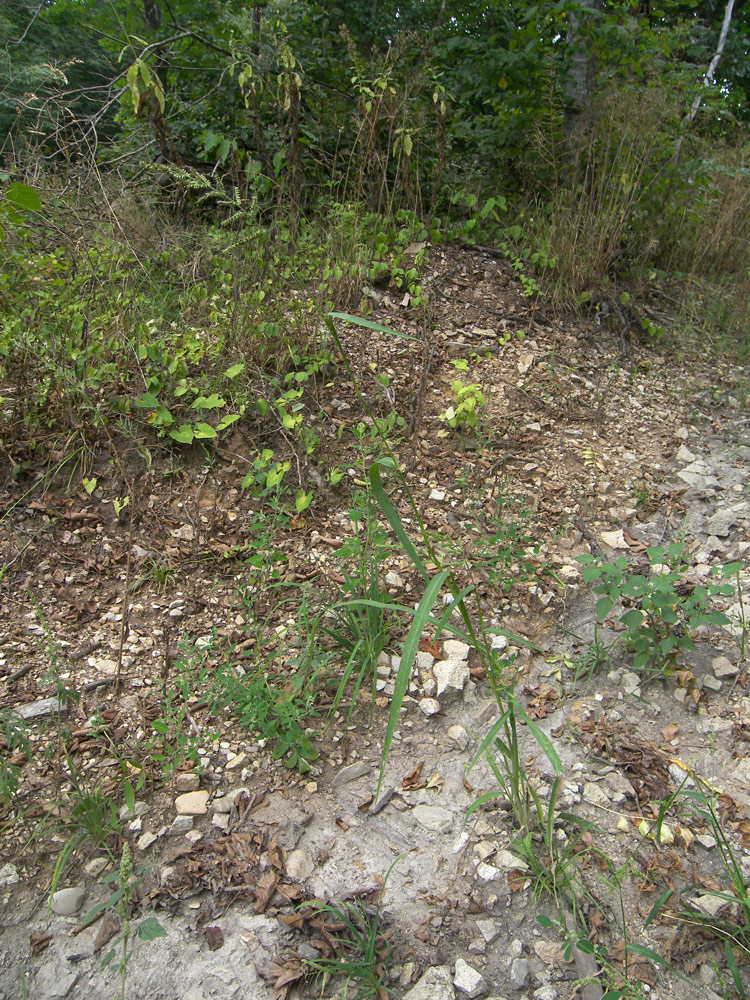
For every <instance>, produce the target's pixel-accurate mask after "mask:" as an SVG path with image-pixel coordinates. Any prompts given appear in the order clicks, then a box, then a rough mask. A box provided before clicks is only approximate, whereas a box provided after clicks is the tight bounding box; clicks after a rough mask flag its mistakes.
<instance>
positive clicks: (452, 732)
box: [445, 726, 469, 750]
mask: <svg viewBox="0 0 750 1000" xmlns="http://www.w3.org/2000/svg"><path fill="white" fill-rule="evenodd" d="M445 735H446V736H447V737H448V739H449V740H451V741H452V742H453V743H455V744H456V746H457V747H458V749H459V750H465V749H466V747H467V746H468V744H469V734H468V733H467V732H466V730H465V729H464V727H463V726H449V727H448V732H447V733H446V734H445Z"/></svg>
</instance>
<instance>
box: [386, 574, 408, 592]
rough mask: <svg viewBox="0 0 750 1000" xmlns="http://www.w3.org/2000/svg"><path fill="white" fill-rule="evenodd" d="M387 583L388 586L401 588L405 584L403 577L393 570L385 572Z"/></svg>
mask: <svg viewBox="0 0 750 1000" xmlns="http://www.w3.org/2000/svg"><path fill="white" fill-rule="evenodd" d="M385 585H386V587H398V588H401V587H403V585H404V581H403V578H402V577H400V576H399V575H398V573H394V572H393V571H392V570H391V572H390V573H386V574H385Z"/></svg>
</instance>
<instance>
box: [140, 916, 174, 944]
mask: <svg viewBox="0 0 750 1000" xmlns="http://www.w3.org/2000/svg"><path fill="white" fill-rule="evenodd" d="M166 936H167V932H166V931H165V930H164V928H163V927H162V925H161V924H160V923H159V921H158V920H157V919H156V917H146V919H145V920H142V921H141V922H140V924H139V925H138V937H139V938H140V939H141V941H155V940H156V938H160V937H166Z"/></svg>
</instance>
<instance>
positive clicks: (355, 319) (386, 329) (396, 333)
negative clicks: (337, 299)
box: [329, 313, 417, 342]
mask: <svg viewBox="0 0 750 1000" xmlns="http://www.w3.org/2000/svg"><path fill="white" fill-rule="evenodd" d="M329 316H330V317H331V319H342V320H343V321H344V322H345V323H354V324H355V325H356V326H363V327H365V329H367V330H379V331H380V332H381V333H390V335H391V336H392V337H400V338H401V339H402V340H413V341H415V342H416V340H417V338H416V337H412V336H411V335H410V334H408V333H401V331H400V330H394V329H393V327H391V326H383V324H382V323H373V322H372V320H369V319H362V317H361V316H352V315H351V313H329Z"/></svg>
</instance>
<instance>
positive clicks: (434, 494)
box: [430, 490, 445, 501]
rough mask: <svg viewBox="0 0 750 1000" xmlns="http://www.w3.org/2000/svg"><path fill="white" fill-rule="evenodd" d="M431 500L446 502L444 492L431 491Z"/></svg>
mask: <svg viewBox="0 0 750 1000" xmlns="http://www.w3.org/2000/svg"><path fill="white" fill-rule="evenodd" d="M430 500H437V501H440V500H445V491H444V490H430Z"/></svg>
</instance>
